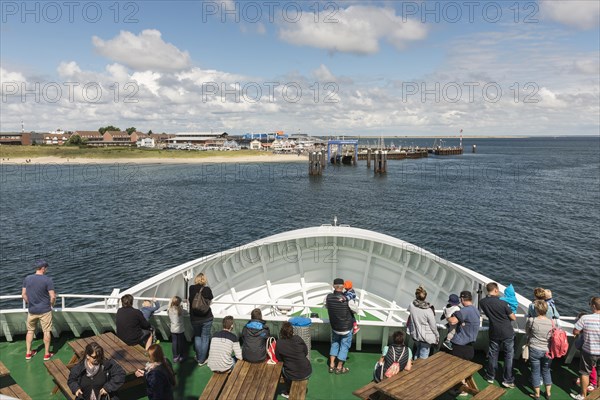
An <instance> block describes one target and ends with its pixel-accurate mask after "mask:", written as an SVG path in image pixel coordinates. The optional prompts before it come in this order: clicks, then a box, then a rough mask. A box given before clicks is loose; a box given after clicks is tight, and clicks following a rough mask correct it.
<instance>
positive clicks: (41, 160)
mask: <svg viewBox="0 0 600 400" xmlns="http://www.w3.org/2000/svg"><path fill="white" fill-rule="evenodd" d="M27 160H30V162H27ZM307 161H308V156H305V155H301V156H298V155H296V154H268V155H266V154H258V155H244V156H240V157H223V156H218V155H215V156H209V157H202V158H198V157H190V158H169V157H148V158H141V157H132V158H121V157H118V158H92V157H69V158H65V157H56V156H41V157H35V156H31V157H27V158H24V157H15V158H2V159H1V160H0V163H1V164H9V165H14V164H23V165H31V164H57V165H77V164H117V163H120V164H169V165H176V164H232V163H276V162H307Z"/></svg>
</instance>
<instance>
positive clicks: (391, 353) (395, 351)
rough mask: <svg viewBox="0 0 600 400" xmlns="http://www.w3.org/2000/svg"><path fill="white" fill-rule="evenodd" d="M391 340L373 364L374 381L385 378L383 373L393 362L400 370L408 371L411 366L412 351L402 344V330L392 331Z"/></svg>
mask: <svg viewBox="0 0 600 400" xmlns="http://www.w3.org/2000/svg"><path fill="white" fill-rule="evenodd" d="M392 341H393V343H392V345H391V346H386V347H385V348H384V349H383V354H382V356H381V358H379V361H378V362H377V364H375V371H374V373H373V380H374V381H375V382H381V381H382V380H383V379H385V378H386V376H385V373H386V372H387V371H388V369H389V368H390V367H391V366H392V364H393V363H396V362H397V363H398V364H399V367H400V368H399V370H400V371H410V369H411V368H412V361H411V360H412V352H411V351H410V349H409V348H408V347H407V346H405V345H404V332H402V331H396V332H394V333H393V335H392Z"/></svg>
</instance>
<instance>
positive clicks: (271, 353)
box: [267, 337, 278, 364]
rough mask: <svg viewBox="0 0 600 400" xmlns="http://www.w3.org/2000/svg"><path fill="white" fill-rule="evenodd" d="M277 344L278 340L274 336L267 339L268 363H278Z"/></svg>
mask: <svg viewBox="0 0 600 400" xmlns="http://www.w3.org/2000/svg"><path fill="white" fill-rule="evenodd" d="M275 346H277V341H276V340H275V338H274V337H270V338H268V339H267V364H277V362H278V361H277V357H276V356H275Z"/></svg>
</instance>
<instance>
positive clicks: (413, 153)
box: [358, 148, 429, 168]
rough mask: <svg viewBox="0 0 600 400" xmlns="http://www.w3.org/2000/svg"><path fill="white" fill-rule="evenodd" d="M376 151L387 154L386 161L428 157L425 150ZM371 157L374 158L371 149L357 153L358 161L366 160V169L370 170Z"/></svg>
mask: <svg viewBox="0 0 600 400" xmlns="http://www.w3.org/2000/svg"><path fill="white" fill-rule="evenodd" d="M378 151H385V152H387V159H388V160H404V159H406V158H409V159H412V158H424V157H428V155H429V153H428V152H427V149H424V148H421V149H416V150H415V149H409V150H389V149H383V150H378ZM373 157H374V150H372V149H367V150H366V151H364V150H363V151H361V152H360V153H358V159H359V160H367V168H371V160H373ZM369 158H370V159H369Z"/></svg>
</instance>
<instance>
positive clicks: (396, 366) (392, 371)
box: [385, 346, 406, 378]
mask: <svg viewBox="0 0 600 400" xmlns="http://www.w3.org/2000/svg"><path fill="white" fill-rule="evenodd" d="M405 350H406V347H404V348H403V349H402V354H400V358H398V361H394V362H393V363H392V365H390V367H389V368H388V369H387V371H385V377H386V378H391V377H392V376H394V375H396V374H397V373H398V372H400V360H401V359H402V357H403V356H404V351H405ZM392 359H394V360H396V350H395V349H394V347H393V346H392Z"/></svg>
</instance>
